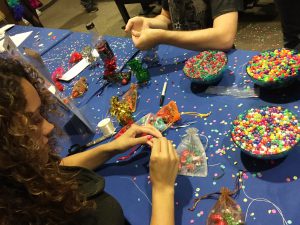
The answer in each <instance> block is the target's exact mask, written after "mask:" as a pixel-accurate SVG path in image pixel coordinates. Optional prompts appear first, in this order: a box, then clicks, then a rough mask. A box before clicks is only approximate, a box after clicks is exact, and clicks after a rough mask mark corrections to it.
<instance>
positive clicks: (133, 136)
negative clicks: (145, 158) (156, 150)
mask: <svg viewBox="0 0 300 225" xmlns="http://www.w3.org/2000/svg"><path fill="white" fill-rule="evenodd" d="M141 135H143V136H141ZM153 137H154V138H160V137H162V134H161V133H160V132H159V131H158V130H157V129H156V128H155V127H153V126H151V125H146V126H138V125H136V124H132V125H131V127H130V128H129V129H128V130H127V131H126V132H125V133H124V134H123V135H122V136H120V137H118V138H117V139H116V140H114V141H112V142H111V144H113V146H114V147H113V148H114V149H115V150H116V151H121V152H122V151H126V150H128V149H130V148H132V147H133V146H136V145H142V144H148V145H150V146H151V147H152V138H153Z"/></svg>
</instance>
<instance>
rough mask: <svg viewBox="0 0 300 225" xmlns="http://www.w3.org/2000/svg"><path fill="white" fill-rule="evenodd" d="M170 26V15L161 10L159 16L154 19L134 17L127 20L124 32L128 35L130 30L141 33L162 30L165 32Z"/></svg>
mask: <svg viewBox="0 0 300 225" xmlns="http://www.w3.org/2000/svg"><path fill="white" fill-rule="evenodd" d="M170 24H171V19H170V14H169V12H168V11H166V10H164V9H162V10H161V13H160V15H158V16H156V17H154V18H146V17H141V16H136V17H133V18H131V19H130V20H128V22H127V24H126V27H125V32H127V33H129V32H131V31H132V30H134V31H141V30H143V29H147V28H152V29H163V30H167V29H168V28H169V26H170Z"/></svg>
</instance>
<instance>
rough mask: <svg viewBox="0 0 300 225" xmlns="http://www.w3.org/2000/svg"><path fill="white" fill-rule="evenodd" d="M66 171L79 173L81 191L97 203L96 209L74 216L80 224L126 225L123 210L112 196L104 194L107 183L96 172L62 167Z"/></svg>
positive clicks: (77, 177)
mask: <svg viewBox="0 0 300 225" xmlns="http://www.w3.org/2000/svg"><path fill="white" fill-rule="evenodd" d="M61 169H62V170H64V171H69V172H75V173H76V172H77V175H76V176H75V178H76V179H77V181H78V183H79V187H80V189H79V190H80V191H81V192H82V193H83V194H84V195H85V197H86V198H87V199H88V200H94V201H95V202H96V206H97V207H96V209H91V210H85V211H83V212H81V213H80V214H79V215H76V216H74V220H75V221H76V222H77V223H78V224H84V225H125V219H124V214H123V210H122V208H121V206H120V204H119V203H118V202H117V200H116V199H114V198H113V197H112V196H111V195H109V194H107V193H105V192H104V186H105V181H104V179H103V177H100V176H98V175H97V174H96V173H95V172H93V171H91V170H88V169H85V168H81V167H66V166H63V167H61Z"/></svg>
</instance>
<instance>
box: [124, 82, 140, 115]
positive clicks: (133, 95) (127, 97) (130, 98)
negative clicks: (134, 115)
mask: <svg viewBox="0 0 300 225" xmlns="http://www.w3.org/2000/svg"><path fill="white" fill-rule="evenodd" d="M137 95H138V93H137V84H131V85H130V88H129V89H128V91H127V92H126V93H125V94H124V95H123V97H122V102H126V103H127V104H128V105H129V108H130V110H131V112H135V110H136V102H137Z"/></svg>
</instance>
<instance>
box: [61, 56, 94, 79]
mask: <svg viewBox="0 0 300 225" xmlns="http://www.w3.org/2000/svg"><path fill="white" fill-rule="evenodd" d="M88 65H90V62H89V61H88V59H87V58H83V59H82V60H80V62H79V63H77V64H76V65H75V66H73V67H72V68H71V69H70V70H68V71H67V72H66V73H65V74H64V75H63V76H62V77H61V78H59V79H60V80H64V81H69V80H72V79H73V78H74V77H76V76H77V75H78V74H80V73H81V71H83V70H84V69H85V68H86V67H87V66H88Z"/></svg>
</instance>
